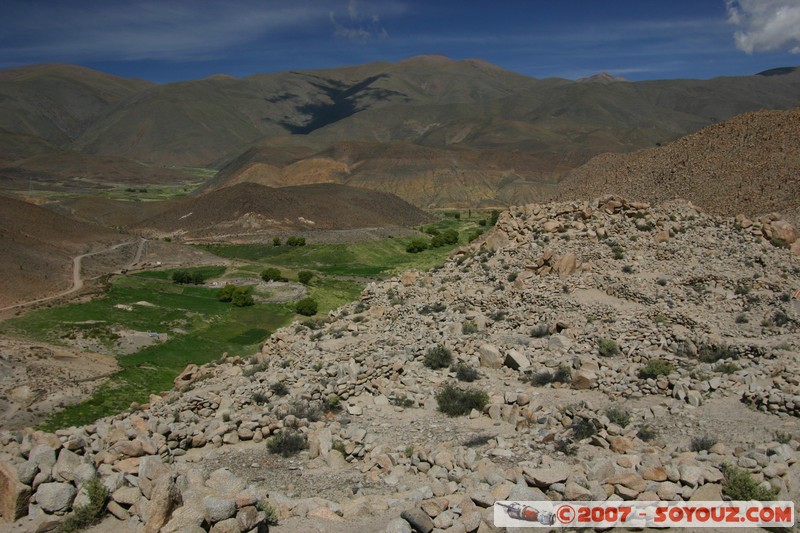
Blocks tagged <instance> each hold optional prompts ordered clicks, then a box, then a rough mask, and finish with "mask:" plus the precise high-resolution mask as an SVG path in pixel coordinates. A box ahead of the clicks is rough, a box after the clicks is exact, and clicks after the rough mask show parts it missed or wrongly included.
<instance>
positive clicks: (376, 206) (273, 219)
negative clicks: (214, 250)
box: [137, 183, 430, 240]
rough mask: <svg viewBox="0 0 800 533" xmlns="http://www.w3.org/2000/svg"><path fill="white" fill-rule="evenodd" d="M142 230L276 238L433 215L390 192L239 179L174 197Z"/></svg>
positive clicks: (412, 221)
mask: <svg viewBox="0 0 800 533" xmlns="http://www.w3.org/2000/svg"><path fill="white" fill-rule="evenodd" d="M171 203H172V206H171V207H170V208H169V209H167V210H166V211H164V212H162V213H159V214H157V215H155V216H154V217H152V218H149V219H147V220H145V221H143V222H141V223H139V224H138V225H137V227H138V229H140V230H143V231H149V232H157V233H160V234H174V235H178V236H182V237H183V238H184V239H205V238H212V239H213V238H215V237H221V236H224V237H225V238H227V239H229V240H236V239H239V238H244V237H247V238H258V237H259V236H260V237H261V239H262V240H265V239H267V238H269V239H270V240H271V239H272V234H270V233H269V232H284V231H313V230H341V229H353V228H374V227H387V226H412V225H416V224H420V223H422V222H426V221H428V220H429V218H430V217H429V215H427V214H426V213H425V212H424V211H421V210H419V209H417V208H416V207H414V206H413V205H411V204H408V203H406V202H404V201H403V200H401V199H400V198H398V197H396V196H394V195H391V194H386V193H380V192H376V191H370V190H366V189H358V188H355V187H347V186H344V185H337V184H333V183H327V184H315V185H300V186H295V187H282V188H272V187H266V186H264V185H258V184H255V183H239V184H237V185H233V186H230V187H225V188H223V189H219V190H216V191H211V192H209V193H207V194H204V195H202V196H197V197H193V198H185V199H180V200H175V201H172V202H171Z"/></svg>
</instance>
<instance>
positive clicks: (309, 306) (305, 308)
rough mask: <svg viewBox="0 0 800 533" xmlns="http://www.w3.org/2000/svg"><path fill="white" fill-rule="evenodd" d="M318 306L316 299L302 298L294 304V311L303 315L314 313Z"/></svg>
mask: <svg viewBox="0 0 800 533" xmlns="http://www.w3.org/2000/svg"><path fill="white" fill-rule="evenodd" d="M318 307H319V306H318V304H317V301H316V300H315V299H313V298H303V299H302V300H300V301H298V302H297V303H296V304H294V310H295V312H297V314H299V315H303V316H313V315H316V314H317V309H318Z"/></svg>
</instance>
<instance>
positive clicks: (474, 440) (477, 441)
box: [464, 434, 494, 448]
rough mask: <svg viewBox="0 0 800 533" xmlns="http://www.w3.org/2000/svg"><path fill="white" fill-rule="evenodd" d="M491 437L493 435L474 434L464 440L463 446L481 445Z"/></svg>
mask: <svg viewBox="0 0 800 533" xmlns="http://www.w3.org/2000/svg"><path fill="white" fill-rule="evenodd" d="M493 438H494V437H492V436H491V435H487V434H483V435H475V436H474V437H470V438H469V439H467V440H466V441H464V446H466V447H467V448H474V447H475V446H483V445H484V444H486V443H488V442H489V441H490V440H492V439H493Z"/></svg>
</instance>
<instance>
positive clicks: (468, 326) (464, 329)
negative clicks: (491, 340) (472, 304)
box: [461, 320, 478, 335]
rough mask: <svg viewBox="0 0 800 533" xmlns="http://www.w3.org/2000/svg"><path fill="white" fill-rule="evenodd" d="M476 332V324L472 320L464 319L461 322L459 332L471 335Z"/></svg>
mask: <svg viewBox="0 0 800 533" xmlns="http://www.w3.org/2000/svg"><path fill="white" fill-rule="evenodd" d="M477 332H478V326H476V325H475V322H473V321H472V320H465V321H464V322H462V323H461V333H463V334H464V335H471V334H472V333H477Z"/></svg>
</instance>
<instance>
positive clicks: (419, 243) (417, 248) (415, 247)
mask: <svg viewBox="0 0 800 533" xmlns="http://www.w3.org/2000/svg"><path fill="white" fill-rule="evenodd" d="M427 249H428V243H427V242H425V241H424V240H423V239H414V240H412V241H411V242H410V243H409V244H408V246H406V252H408V253H410V254H416V253H418V252H423V251H425V250H427Z"/></svg>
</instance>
